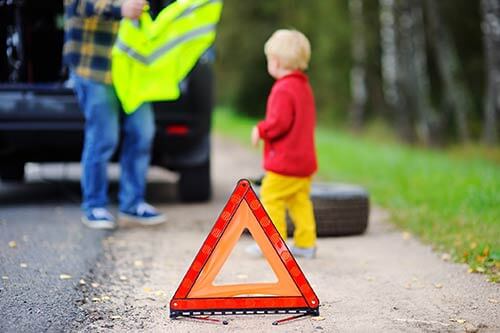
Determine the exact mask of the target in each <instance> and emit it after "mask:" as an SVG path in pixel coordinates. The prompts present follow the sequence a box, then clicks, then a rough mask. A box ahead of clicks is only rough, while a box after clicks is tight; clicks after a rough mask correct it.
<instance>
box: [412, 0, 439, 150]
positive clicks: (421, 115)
mask: <svg viewBox="0 0 500 333" xmlns="http://www.w3.org/2000/svg"><path fill="white" fill-rule="evenodd" d="M411 12H412V17H413V20H412V22H413V25H412V29H411V30H412V42H413V55H414V56H413V57H412V59H413V70H414V77H415V79H416V82H415V84H416V88H417V89H416V98H417V99H416V101H415V106H416V108H417V110H416V113H417V116H418V124H417V133H418V135H419V137H420V139H421V140H422V141H423V142H424V143H425V144H426V145H432V144H434V143H435V138H434V136H433V134H434V133H433V131H432V128H433V127H434V124H435V122H436V113H435V111H434V109H433V107H432V103H431V97H430V79H429V71H428V66H427V47H426V45H427V44H426V40H425V27H424V18H423V2H422V0H412V1H411Z"/></svg>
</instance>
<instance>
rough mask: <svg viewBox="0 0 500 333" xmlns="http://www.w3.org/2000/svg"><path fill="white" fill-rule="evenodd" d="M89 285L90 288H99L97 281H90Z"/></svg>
mask: <svg viewBox="0 0 500 333" xmlns="http://www.w3.org/2000/svg"><path fill="white" fill-rule="evenodd" d="M90 285H91V286H92V288H99V286H100V284H99V283H97V282H92V283H91V284H90Z"/></svg>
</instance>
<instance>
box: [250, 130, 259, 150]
mask: <svg viewBox="0 0 500 333" xmlns="http://www.w3.org/2000/svg"><path fill="white" fill-rule="evenodd" d="M259 140H260V134H259V129H258V128H257V126H254V127H253V128H252V145H253V146H254V147H257V146H258V145H259Z"/></svg>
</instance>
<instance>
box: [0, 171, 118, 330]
mask: <svg viewBox="0 0 500 333" xmlns="http://www.w3.org/2000/svg"><path fill="white" fill-rule="evenodd" d="M68 170H73V173H72V174H71V175H70V174H69V173H68ZM28 171H29V175H28V182H27V183H26V184H5V183H0V314H1V315H0V332H45V331H48V332H60V331H67V330H69V329H71V325H74V323H75V322H78V321H82V320H83V319H84V317H85V314H84V311H82V310H81V309H80V307H79V305H80V299H81V292H80V290H79V289H78V288H76V287H75V286H76V285H77V283H78V281H79V279H80V278H81V277H83V276H85V275H87V274H89V272H91V270H92V269H93V268H94V267H95V263H96V260H97V258H98V257H99V255H100V254H101V253H102V244H101V241H102V239H103V238H104V237H106V236H107V235H109V232H106V231H95V230H88V229H86V228H85V227H84V226H83V225H82V224H81V223H80V221H79V218H80V208H79V202H80V194H79V193H80V185H79V182H78V168H77V167H75V166H69V167H68V166H63V165H53V166H47V167H44V168H42V169H39V168H37V167H36V166H31V167H29V168H28Z"/></svg>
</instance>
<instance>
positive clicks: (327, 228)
mask: <svg viewBox="0 0 500 333" xmlns="http://www.w3.org/2000/svg"><path fill="white" fill-rule="evenodd" d="M311 200H312V202H313V206H314V217H315V219H316V234H317V235H318V237H333V236H351V235H359V234H363V233H364V232H365V231H366V228H367V227H368V216H369V213H370V200H369V195H368V192H367V191H366V190H365V189H363V188H362V187H360V186H356V185H347V184H332V183H314V184H313V185H312V188H311ZM293 229H294V228H293V224H292V223H291V221H290V220H288V233H289V235H290V236H292V235H293Z"/></svg>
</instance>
